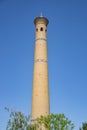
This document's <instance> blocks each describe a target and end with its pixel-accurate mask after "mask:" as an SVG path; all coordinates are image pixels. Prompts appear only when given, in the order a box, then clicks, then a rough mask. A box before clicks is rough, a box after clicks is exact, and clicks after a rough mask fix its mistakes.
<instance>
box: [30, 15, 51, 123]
mask: <svg viewBox="0 0 87 130" xmlns="http://www.w3.org/2000/svg"><path fill="white" fill-rule="evenodd" d="M48 22H49V21H48V19H47V18H45V17H43V16H42V15H41V16H40V17H37V18H35V20H34V24H35V27H36V39H35V56H34V73H33V90H32V112H31V121H32V122H33V121H35V119H36V118H37V117H39V116H41V115H44V116H46V115H49V114H50V103H49V84H48V58H47V39H46V32H47V25H48Z"/></svg>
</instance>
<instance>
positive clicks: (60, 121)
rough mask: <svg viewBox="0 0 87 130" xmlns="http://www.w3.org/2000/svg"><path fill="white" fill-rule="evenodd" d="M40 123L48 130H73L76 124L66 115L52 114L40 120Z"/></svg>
mask: <svg viewBox="0 0 87 130" xmlns="http://www.w3.org/2000/svg"><path fill="white" fill-rule="evenodd" d="M38 123H39V124H41V125H42V126H44V127H45V128H47V129H48V130H73V128H74V124H73V123H72V122H71V121H70V120H69V119H68V118H67V117H65V115H64V114H51V115H48V116H41V117H40V118H38Z"/></svg>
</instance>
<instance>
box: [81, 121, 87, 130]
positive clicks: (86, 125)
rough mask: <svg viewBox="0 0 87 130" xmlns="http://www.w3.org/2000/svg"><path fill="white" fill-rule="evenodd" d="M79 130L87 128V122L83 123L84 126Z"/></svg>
mask: <svg viewBox="0 0 87 130" xmlns="http://www.w3.org/2000/svg"><path fill="white" fill-rule="evenodd" d="M79 130H87V122H84V123H82V127H81V128H80V129H79Z"/></svg>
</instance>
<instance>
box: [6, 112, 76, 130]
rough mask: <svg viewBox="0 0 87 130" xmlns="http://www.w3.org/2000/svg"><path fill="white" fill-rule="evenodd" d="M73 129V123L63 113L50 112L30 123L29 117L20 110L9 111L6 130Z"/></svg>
mask: <svg viewBox="0 0 87 130" xmlns="http://www.w3.org/2000/svg"><path fill="white" fill-rule="evenodd" d="M38 127H39V128H40V130H42V127H45V128H47V130H73V128H74V125H73V123H72V122H71V121H70V120H69V119H68V118H66V117H65V115H64V114H50V115H48V116H41V117H39V118H37V120H36V121H35V123H34V124H33V125H32V124H30V118H29V117H28V116H25V115H24V114H23V113H21V112H16V111H11V112H10V116H9V120H8V123H7V127H6V130H36V129H37V128H38Z"/></svg>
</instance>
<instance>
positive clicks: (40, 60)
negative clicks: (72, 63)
mask: <svg viewBox="0 0 87 130" xmlns="http://www.w3.org/2000/svg"><path fill="white" fill-rule="evenodd" d="M35 62H47V60H45V59H36V60H35Z"/></svg>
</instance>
